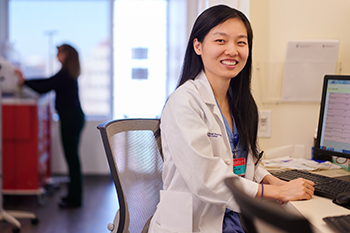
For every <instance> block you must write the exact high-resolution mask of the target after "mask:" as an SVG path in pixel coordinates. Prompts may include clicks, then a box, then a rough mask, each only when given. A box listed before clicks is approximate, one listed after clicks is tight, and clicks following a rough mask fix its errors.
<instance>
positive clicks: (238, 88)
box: [177, 5, 258, 157]
mask: <svg viewBox="0 0 350 233" xmlns="http://www.w3.org/2000/svg"><path fill="white" fill-rule="evenodd" d="M232 18H238V19H240V20H242V22H243V23H244V25H245V27H246V29H247V35H248V46H249V55H248V58H247V62H246V65H245V67H244V68H243V69H242V71H241V72H240V73H239V74H238V75H237V76H236V77H232V79H231V82H230V87H229V90H228V93H227V94H228V97H229V104H230V111H231V113H232V115H233V117H234V118H235V122H236V126H237V130H238V131H239V136H240V140H239V143H240V145H241V146H242V147H243V149H244V150H250V152H251V153H252V154H253V155H254V156H255V157H258V148H257V132H258V109H257V106H256V103H255V101H254V98H253V96H252V94H251V90H250V85H251V69H252V46H253V31H252V28H251V25H250V22H249V20H248V19H247V17H246V16H245V15H244V14H243V13H242V12H240V11H239V10H236V9H234V8H231V7H228V6H225V5H216V6H213V7H210V8H208V9H207V10H205V11H203V12H202V14H200V15H199V16H198V18H197V19H196V21H195V23H194V25H193V28H192V32H191V35H190V38H189V41H188V44H187V49H186V53H185V59H184V63H183V66H182V72H181V77H180V80H179V83H178V86H177V87H179V86H181V85H182V84H184V83H185V82H186V81H187V80H190V79H192V80H193V79H195V78H196V77H197V75H198V74H199V73H200V72H201V71H202V70H204V65H203V61H202V58H201V56H200V55H197V54H196V53H195V51H194V48H193V41H194V39H196V38H197V40H198V41H199V42H201V43H202V42H203V41H204V38H205V36H206V35H207V34H208V33H209V31H210V30H211V29H213V28H214V27H216V26H218V25H219V24H222V23H224V22H225V21H226V20H228V19H232Z"/></svg>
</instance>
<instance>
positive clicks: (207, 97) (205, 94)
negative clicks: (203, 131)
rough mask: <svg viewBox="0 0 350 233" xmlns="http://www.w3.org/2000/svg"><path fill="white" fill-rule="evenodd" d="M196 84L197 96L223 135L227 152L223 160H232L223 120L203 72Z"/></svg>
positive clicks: (197, 78)
mask: <svg viewBox="0 0 350 233" xmlns="http://www.w3.org/2000/svg"><path fill="white" fill-rule="evenodd" d="M196 82H197V88H198V92H199V94H200V95H201V96H202V98H203V101H204V102H205V104H206V105H207V106H208V108H209V109H210V110H211V111H212V113H213V115H214V117H215V120H216V122H217V124H218V125H219V126H220V130H221V133H222V135H224V136H223V138H224V143H225V146H226V148H227V151H228V152H229V153H227V154H228V157H227V158H225V159H232V152H231V145H230V141H229V139H228V136H227V133H226V128H225V124H224V120H223V118H222V115H221V112H220V109H219V108H218V106H217V104H216V101H215V96H214V93H213V90H212V89H211V86H210V83H209V81H208V79H207V76H206V75H205V73H204V72H203V71H202V72H201V73H200V74H199V75H198V76H197V77H196Z"/></svg>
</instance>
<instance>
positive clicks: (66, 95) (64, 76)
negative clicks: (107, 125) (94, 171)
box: [17, 44, 85, 208]
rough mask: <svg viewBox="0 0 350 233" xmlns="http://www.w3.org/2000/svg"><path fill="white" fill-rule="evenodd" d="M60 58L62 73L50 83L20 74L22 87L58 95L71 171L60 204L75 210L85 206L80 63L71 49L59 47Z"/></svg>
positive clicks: (65, 146) (58, 111)
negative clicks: (79, 84) (66, 190)
mask: <svg viewBox="0 0 350 233" xmlns="http://www.w3.org/2000/svg"><path fill="white" fill-rule="evenodd" d="M57 49H58V52H57V58H58V61H59V62H60V63H61V64H62V67H61V69H60V70H59V71H58V73H56V74H55V75H54V76H52V77H50V78H48V79H31V80H25V79H24V78H23V75H22V73H21V72H20V71H19V70H18V71H17V73H18V74H19V77H20V79H19V80H20V81H19V84H20V85H23V84H25V85H27V86H28V87H30V88H32V89H33V90H35V91H37V92H38V93H46V92H49V91H51V90H54V91H55V92H56V100H55V107H56V110H57V113H58V115H59V117H60V128H61V140H62V145H63V150H64V155H65V158H66V162H67V165H68V170H69V178H70V182H69V184H68V194H67V196H65V197H63V198H62V200H61V201H60V202H59V206H60V207H62V208H74V207H80V206H81V205H82V174H81V167H80V161H79V154H78V145H79V139H80V134H81V130H82V128H83V126H84V123H85V116H84V113H83V111H82V109H81V106H80V100H79V93H78V80H77V79H78V76H79V75H80V63H79V56H78V52H77V51H76V50H75V49H74V48H73V47H72V46H70V45H68V44H63V45H61V46H58V47H57Z"/></svg>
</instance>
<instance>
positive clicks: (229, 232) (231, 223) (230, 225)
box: [216, 102, 248, 233]
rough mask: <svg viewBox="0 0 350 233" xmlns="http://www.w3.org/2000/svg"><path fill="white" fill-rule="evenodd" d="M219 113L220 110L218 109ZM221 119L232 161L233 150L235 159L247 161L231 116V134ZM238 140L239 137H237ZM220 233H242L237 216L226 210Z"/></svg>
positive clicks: (228, 126) (227, 125)
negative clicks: (243, 158)
mask: <svg viewBox="0 0 350 233" xmlns="http://www.w3.org/2000/svg"><path fill="white" fill-rule="evenodd" d="M216 104H217V106H218V108H219V109H220V106H219V104H218V103H217V102H216ZM220 112H221V109H220ZM221 115H222V118H223V119H224V124H225V128H226V132H227V136H228V138H229V141H230V145H231V150H232V159H233V158H234V157H235V150H236V153H237V156H236V158H242V157H245V161H247V156H248V151H245V150H243V149H242V148H241V147H240V145H239V142H238V143H237V142H235V134H236V136H237V135H239V133H238V130H237V127H236V122H235V119H234V117H233V116H231V117H232V122H233V132H232V129H231V127H230V125H229V123H228V121H227V120H226V118H225V116H224V115H223V114H222V112H221ZM238 138H239V136H238ZM222 232H223V233H244V230H243V228H242V226H241V222H240V220H239V214H238V213H236V212H234V211H232V210H230V209H227V208H226V211H225V216H224V221H223V224H222Z"/></svg>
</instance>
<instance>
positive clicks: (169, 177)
mask: <svg viewBox="0 0 350 233" xmlns="http://www.w3.org/2000/svg"><path fill="white" fill-rule="evenodd" d="M251 53H252V29H251V26H250V23H249V21H248V19H247V18H246V17H245V16H244V15H243V14H242V13H241V12H240V11H237V10H235V9H232V8H230V7H228V6H224V5H217V6H214V7H211V8H209V9H207V10H205V11H204V12H203V13H202V14H201V15H200V16H199V17H198V18H197V20H196V22H195V24H194V26H193V29H192V32H191V35H190V39H189V42H188V45H187V50H186V54H185V59H184V64H183V69H182V75H181V79H180V82H179V85H178V88H177V89H176V90H175V91H174V93H172V95H171V96H170V97H169V99H168V101H167V103H166V105H165V107H164V109H163V113H162V116H161V124H160V129H161V137H162V148H163V153H164V167H163V190H162V191H161V198H160V203H159V205H158V206H157V210H156V212H155V214H154V216H153V218H152V220H151V223H150V228H149V231H150V232H151V233H152V232H157V233H158V232H162V233H164V232H210V233H212V232H244V231H243V229H242V227H241V225H240V222H239V214H238V213H239V208H238V206H237V204H236V203H235V201H234V198H233V196H232V193H231V191H230V190H229V188H228V187H227V186H226V185H225V183H224V180H225V178H228V177H234V176H239V177H240V180H241V182H242V185H243V188H244V190H245V191H246V193H247V195H250V196H253V197H254V196H257V197H259V198H260V197H261V198H271V199H277V200H279V201H289V200H299V199H310V198H311V196H312V195H313V191H314V188H313V185H314V184H313V182H311V181H307V180H304V179H297V180H294V181H291V182H284V181H281V180H279V179H277V178H275V177H273V176H272V175H270V174H269V173H268V172H267V171H266V170H264V169H263V168H261V167H259V159H260V158H259V152H258V148H257V146H256V145H257V142H256V140H257V128H258V127H257V125H258V111H257V106H256V104H255V101H254V99H253V97H252V95H251V92H250V83H251V66H252V55H251Z"/></svg>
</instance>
